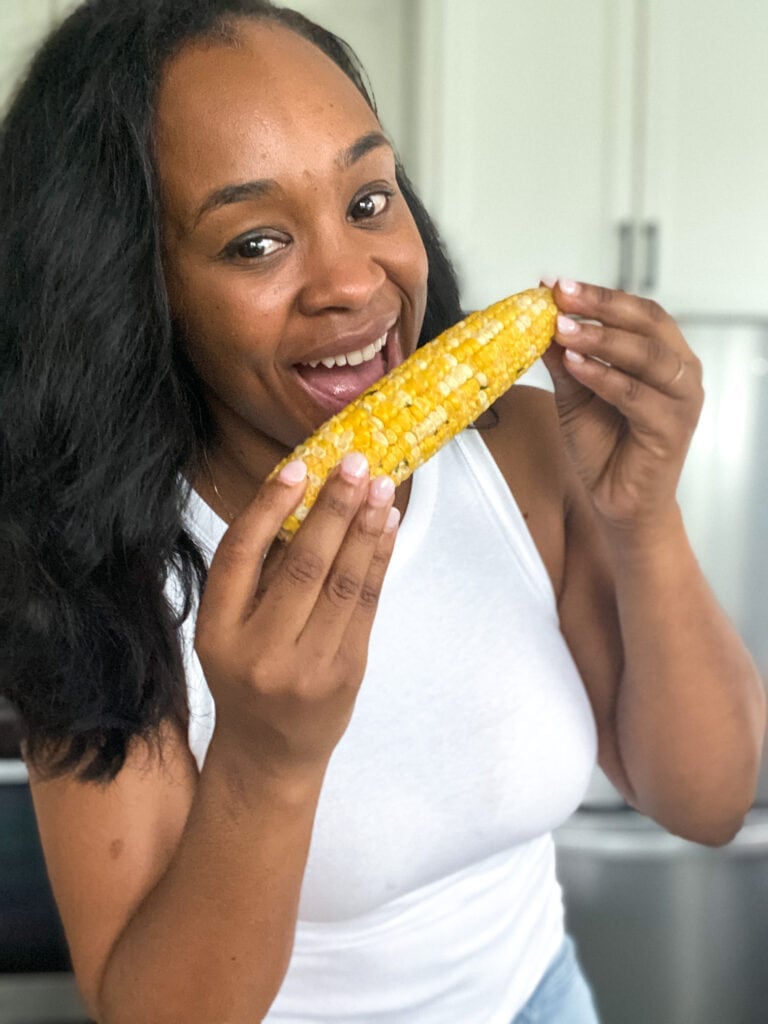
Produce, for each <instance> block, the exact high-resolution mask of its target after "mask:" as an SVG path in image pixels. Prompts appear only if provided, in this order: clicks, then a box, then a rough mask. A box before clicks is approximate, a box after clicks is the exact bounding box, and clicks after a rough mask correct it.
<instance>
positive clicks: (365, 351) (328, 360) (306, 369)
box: [296, 332, 389, 415]
mask: <svg viewBox="0 0 768 1024" xmlns="http://www.w3.org/2000/svg"><path fill="white" fill-rule="evenodd" d="M388 335H389V332H387V333H385V334H383V335H382V336H381V337H380V338H377V339H376V340H375V341H373V342H370V343H369V344H368V345H365V346H364V347H363V348H360V349H355V350H354V351H352V352H343V353H339V354H338V355H333V356H327V357H325V358H324V359H314V360H312V361H309V362H305V363H297V364H296V372H297V373H298V376H299V379H300V380H301V382H302V384H303V385H304V387H305V388H306V390H307V391H308V392H309V393H310V394H311V395H312V397H313V398H314V400H315V401H316V402H317V403H318V405H320V406H322V407H323V408H324V409H325V410H326V411H327V412H328V414H329V415H332V414H333V413H336V412H339V411H340V410H341V409H343V408H344V406H345V405H348V404H349V403H350V402H351V401H352V400H353V399H355V398H357V396H358V395H360V394H362V392H363V391H365V389H366V388H368V387H370V385H371V384H374V383H375V382H376V381H377V380H379V378H380V377H383V376H384V374H385V373H386V372H387V370H388V368H389V367H388V358H387V338H388Z"/></svg>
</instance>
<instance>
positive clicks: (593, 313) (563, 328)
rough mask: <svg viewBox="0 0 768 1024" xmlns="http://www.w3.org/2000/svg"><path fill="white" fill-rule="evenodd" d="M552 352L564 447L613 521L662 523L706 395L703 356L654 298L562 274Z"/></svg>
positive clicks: (597, 503)
mask: <svg viewBox="0 0 768 1024" xmlns="http://www.w3.org/2000/svg"><path fill="white" fill-rule="evenodd" d="M553 293H554V298H555V302H556V303H557V306H558V308H559V310H560V315H559V316H558V322H557V330H556V333H555V336H554V342H553V344H552V345H551V347H550V349H549V350H548V352H547V353H546V354H545V356H544V362H545V364H546V366H547V368H548V370H549V372H550V374H551V376H552V381H553V384H554V388H555V400H556V402H557V408H558V413H559V416H560V423H561V429H562V431H563V434H564V438H565V443H566V447H567V449H568V451H569V454H570V456H571V458H572V460H573V462H574V464H575V466H576V469H577V471H578V473H579V475H580V477H581V479H582V481H583V483H584V485H585V486H586V488H587V491H588V493H589V494H590V495H591V497H592V500H593V502H594V504H595V507H596V509H597V511H598V513H599V514H600V516H601V517H603V518H604V519H605V520H606V521H608V522H610V523H612V524H614V525H617V526H618V525H621V526H629V525H633V524H635V525H640V524H642V523H648V524H657V525H658V524H659V523H662V522H663V521H664V518H665V513H666V512H668V511H670V510H671V509H672V508H674V507H675V493H676V490H677V484H678V480H679V477H680V473H681V470H682V467H683V461H684V459H685V455H686V452H687V450H688V445H689V443H690V440H691V436H692V434H693V431H694V428H695V426H696V423H697V421H698V418H699V413H700V411H701V406H702V402H703V398H704V391H703V388H702V384H701V363H700V362H699V360H698V358H697V357H696V356H695V355H694V353H693V352H692V351H691V349H690V348H689V347H688V344H687V342H686V341H685V338H684V337H683V335H682V333H681V332H680V329H679V328H678V326H677V324H676V323H675V321H674V320H673V319H672V318H671V317H670V316H669V314H668V313H666V312H665V311H664V310H663V309H662V308H661V307H660V306H659V305H658V304H657V303H655V302H653V301H652V300H651V299H644V298H639V297H637V296H635V295H628V294H627V293H625V292H621V291H612V290H611V289H608V288H600V287H596V286H594V285H589V284H581V283H578V284H577V283H575V282H572V281H567V280H560V281H558V282H557V283H556V284H555V285H554V286H553Z"/></svg>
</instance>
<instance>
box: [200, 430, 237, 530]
mask: <svg viewBox="0 0 768 1024" xmlns="http://www.w3.org/2000/svg"><path fill="white" fill-rule="evenodd" d="M203 459H204V460H205V468H206V472H207V473H208V479H209V480H210V482H211V487H212V488H213V493H214V494H215V495H216V497H217V498H218V499H219V504H220V505H221V508H222V510H223V512H224V513H225V514H226V517H227V518H226V523H227V525H229V524H231V522H232V520H233V519H234V518H235V516H234V514H233V512H232V510H231V508H230V507H229V505H228V504H227V502H226V501H224V499H223V498H222V496H221V491H220V490H219V488H218V487H217V486H216V479H215V477H214V475H213V470H212V469H211V463H210V462H209V461H208V452H207V450H206V449H205V448H203Z"/></svg>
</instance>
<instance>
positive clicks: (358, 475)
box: [340, 452, 368, 481]
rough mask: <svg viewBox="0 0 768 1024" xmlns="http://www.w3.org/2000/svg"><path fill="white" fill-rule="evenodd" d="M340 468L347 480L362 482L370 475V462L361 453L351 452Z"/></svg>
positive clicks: (345, 457)
mask: <svg viewBox="0 0 768 1024" xmlns="http://www.w3.org/2000/svg"><path fill="white" fill-rule="evenodd" d="M340 468H341V473H342V476H345V477H346V478H347V480H353V481H354V480H362V479H363V477H364V476H366V474H367V473H368V460H367V459H366V457H365V456H364V455H362V454H361V453H360V452H350V453H349V454H348V455H345V456H344V458H343V459H342V460H341V464H340Z"/></svg>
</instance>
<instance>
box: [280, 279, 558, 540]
mask: <svg viewBox="0 0 768 1024" xmlns="http://www.w3.org/2000/svg"><path fill="white" fill-rule="evenodd" d="M556 314H557V309H556V307H555V304H554V302H553V299H552V293H551V292H550V291H549V289H548V288H531V289H529V290H528V291H525V292H520V293H518V294H517V295H512V296H511V297H509V298H507V299H502V300H501V301H500V302H496V303H494V304H493V305H492V306H489V307H488V308H487V309H484V310H479V311H477V312H475V313H472V314H470V315H469V316H468V317H466V318H465V319H464V320H462V321H460V322H459V323H458V324H456V325H455V326H453V327H450V328H449V329H448V330H447V331H444V332H443V333H442V334H440V335H439V336H438V337H437V338H435V339H434V340H433V341H430V342H428V343H427V344H426V345H423V346H422V347H421V348H419V349H417V350H416V351H415V352H413V353H412V354H411V355H410V356H409V357H408V358H407V359H406V360H405V361H404V362H403V363H401V364H400V366H397V367H395V369H394V370H391V371H390V372H389V373H388V374H386V376H384V377H382V378H381V379H380V380H378V381H376V383H375V384H373V385H371V387H369V388H368V389H367V390H366V391H364V392H363V393H362V394H361V395H359V396H358V397H357V398H356V399H355V400H354V401H352V402H350V404H349V405H347V406H346V407H345V408H344V409H342V410H341V412H339V413H337V414H336V415H335V416H332V417H331V418H330V419H329V420H327V421H326V422H325V423H324V424H323V425H322V426H321V427H320V428H319V429H318V430H317V431H315V433H314V434H313V435H312V436H311V437H309V438H307V440H306V441H304V443H303V444H300V445H299V446H298V447H297V448H296V449H294V451H293V452H292V453H291V454H290V455H289V456H288V457H287V458H286V459H283V461H282V462H281V463H280V464H279V465H278V466H276V467H275V469H274V470H273V472H272V474H271V476H274V475H275V473H277V472H279V470H280V469H281V468H282V466H284V465H285V463H286V462H289V461H290V460H291V459H302V460H303V461H304V462H305V463H306V465H307V471H308V472H307V486H306V491H305V493H304V497H303V499H302V502H301V504H300V505H299V506H298V508H297V509H296V511H295V512H294V513H293V514H292V515H291V516H289V517H288V519H286V521H285V522H284V523H283V526H282V530H281V532H280V537H281V539H282V540H286V541H287V540H290V538H291V537H292V536H293V534H294V533H295V532H296V530H297V529H298V527H299V524H300V523H301V521H302V520H303V519H304V517H305V516H306V514H307V512H308V511H309V509H310V508H311V507H312V505H313V504H314V501H315V498H316V497H317V494H318V492H319V490H320V488H321V487H322V485H323V483H324V482H325V480H326V478H327V477H328V475H329V473H330V472H331V470H332V469H333V467H334V466H335V465H336V464H337V463H338V462H339V461H340V460H341V459H342V457H343V456H344V455H345V454H346V453H347V452H350V451H359V452H362V453H363V455H365V456H366V457H367V459H368V462H369V465H370V469H371V476H372V477H373V476H378V475H381V474H388V475H389V476H391V477H392V479H393V480H394V481H395V483H396V484H400V483H402V482H403V481H404V480H406V479H407V478H408V477H409V476H410V475H411V473H413V471H414V470H415V469H417V468H418V467H419V466H420V465H422V464H423V463H424V462H426V461H427V459H428V458H430V456H432V455H434V454H435V452H437V451H438V449H440V448H441V447H442V446H443V445H444V444H445V443H446V442H447V441H449V440H450V439H451V438H452V437H454V436H455V435H456V434H458V433H459V431H461V430H463V429H464V428H465V427H467V426H468V425H469V424H470V423H472V421H473V420H475V419H477V417H478V416H479V415H480V414H481V413H482V412H484V410H486V409H487V408H488V407H489V406H490V405H491V403H492V402H494V401H495V400H496V399H497V398H498V397H499V395H501V394H503V393H504V392H505V391H506V390H507V389H508V388H509V387H511V385H512V384H514V382H515V381H516V380H517V378H518V377H519V376H520V375H521V374H522V373H524V372H525V370H527V369H528V367H529V366H530V365H531V364H532V363H534V362H535V361H536V360H537V359H538V358H539V356H540V355H541V354H542V352H544V350H545V349H546V348H547V346H548V345H549V342H550V339H551V338H552V335H553V333H554V329H555V316H556Z"/></svg>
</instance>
